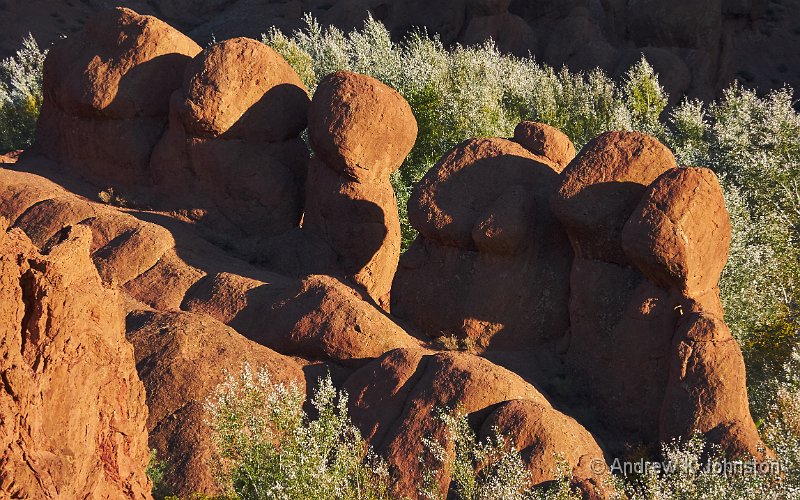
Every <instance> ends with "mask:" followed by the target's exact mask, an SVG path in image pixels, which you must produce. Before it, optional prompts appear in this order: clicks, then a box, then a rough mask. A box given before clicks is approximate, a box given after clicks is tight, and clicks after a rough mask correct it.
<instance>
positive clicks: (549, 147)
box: [514, 122, 575, 172]
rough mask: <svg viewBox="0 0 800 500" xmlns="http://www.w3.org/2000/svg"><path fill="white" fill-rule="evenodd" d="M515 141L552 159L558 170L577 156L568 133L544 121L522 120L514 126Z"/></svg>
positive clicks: (535, 152) (537, 153) (532, 151)
mask: <svg viewBox="0 0 800 500" xmlns="http://www.w3.org/2000/svg"><path fill="white" fill-rule="evenodd" d="M514 141H516V142H518V143H520V144H522V145H523V146H524V147H525V148H526V149H527V150H528V151H530V152H531V153H534V154H536V155H541V156H544V157H545V158H547V159H548V160H550V161H551V162H552V163H553V164H554V165H552V166H553V167H554V168H553V169H554V170H555V171H556V172H561V171H562V170H564V167H566V166H567V164H568V163H569V162H571V161H572V159H573V158H575V145H574V144H572V141H571V140H569V137H567V135H566V134H565V133H564V132H562V131H560V130H558V129H557V128H555V127H551V126H550V125H546V124H544V123H536V122H521V123H520V124H518V125H517V126H516V128H514Z"/></svg>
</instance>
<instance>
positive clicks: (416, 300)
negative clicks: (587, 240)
mask: <svg viewBox="0 0 800 500" xmlns="http://www.w3.org/2000/svg"><path fill="white" fill-rule="evenodd" d="M550 133H551V135H552V136H553V137H557V136H558V134H556V133H555V132H553V131H550ZM559 134H560V132H559ZM531 147H532V148H533V146H531ZM535 149H537V150H543V149H546V148H543V147H536V148H535ZM552 156H557V155H552ZM557 170H558V167H557V164H556V163H555V162H553V161H551V160H550V159H548V158H545V157H544V156H542V155H539V154H536V153H534V152H532V151H530V150H528V149H526V148H524V147H523V146H522V145H520V144H518V143H516V142H513V141H509V140H506V139H472V140H469V141H466V142H464V143H462V144H460V145H458V146H456V147H455V148H453V149H452V150H451V151H450V152H448V153H447V154H446V155H445V156H444V157H443V158H442V159H441V160H440V161H439V163H437V164H436V165H435V166H434V167H433V168H432V169H431V170H429V171H428V173H426V175H425V176H424V177H423V179H422V180H421V181H420V183H419V184H418V185H417V187H416V188H415V189H414V191H413V193H412V196H411V198H410V199H409V204H408V212H409V220H410V221H411V223H412V225H413V226H414V227H415V228H416V229H417V230H418V231H419V232H420V236H419V237H418V238H417V240H416V241H415V242H414V243H413V244H412V246H411V248H410V249H409V250H408V251H407V252H406V253H405V254H404V255H403V256H402V258H401V260H400V266H399V268H398V272H397V275H396V276H395V281H394V284H393V286H392V311H393V312H394V313H395V314H397V315H398V316H400V317H403V318H405V319H408V320H410V321H412V322H413V323H415V324H416V325H418V326H420V327H421V328H422V329H424V330H425V332H427V333H428V335H430V336H432V337H440V336H448V337H449V336H455V337H457V338H462V339H463V338H468V339H470V340H472V341H474V342H475V343H476V344H477V347H478V348H479V349H485V348H492V349H512V350H517V349H534V348H537V347H540V346H541V344H543V343H545V342H548V341H550V340H552V339H554V338H558V337H560V336H561V335H563V333H564V332H565V331H566V329H567V328H568V326H569V323H568V313H567V302H568V300H567V297H568V295H569V289H568V286H567V285H568V279H569V267H570V262H571V259H572V255H571V254H572V252H571V251H570V248H569V243H568V241H567V238H566V235H565V234H564V232H563V230H562V229H561V227H560V226H559V224H558V222H557V221H556V220H555V218H554V217H553V214H552V212H551V210H550V207H549V204H548V200H549V197H550V196H551V194H552V193H553V192H554V191H555V189H556V186H557V183H558V174H557Z"/></svg>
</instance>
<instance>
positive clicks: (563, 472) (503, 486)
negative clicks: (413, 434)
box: [420, 408, 581, 500]
mask: <svg viewBox="0 0 800 500" xmlns="http://www.w3.org/2000/svg"><path fill="white" fill-rule="evenodd" d="M435 418H436V419H437V420H439V422H440V423H441V424H442V425H443V426H444V428H445V430H446V436H445V442H444V443H442V442H439V441H437V440H435V439H432V438H424V439H423V443H424V444H425V450H426V453H425V454H424V455H423V456H422V457H420V462H421V463H422V464H423V467H424V474H423V478H422V484H421V485H420V496H422V497H423V498H428V499H443V498H444V496H443V495H442V492H441V491H440V490H439V477H440V474H441V473H442V471H445V470H446V471H449V472H450V474H451V481H450V487H449V490H448V495H447V498H455V499H458V500H491V499H495V498H503V499H509V500H515V499H516V500H523V499H538V498H542V499H544V498H547V499H558V500H575V499H580V498H581V495H580V492H579V491H578V490H577V489H574V488H573V487H572V486H571V485H570V469H569V466H568V465H567V464H566V462H565V461H564V460H563V458H558V457H555V458H557V464H558V465H557V470H554V471H553V473H554V475H555V477H556V478H557V480H556V481H553V484H549V485H546V486H539V487H534V485H533V484H532V480H531V474H530V472H529V471H528V470H527V469H526V467H525V463H524V462H523V460H522V455H520V453H519V451H518V450H517V449H516V448H515V447H514V444H513V442H511V441H510V440H509V439H508V438H506V437H504V436H503V435H502V434H501V433H500V431H499V430H498V429H494V434H493V435H492V436H489V438H488V439H487V440H485V441H479V440H478V439H477V436H476V435H475V431H473V430H472V428H471V427H470V425H469V422H468V421H467V416H466V414H465V413H464V412H463V411H462V410H459V409H456V410H455V411H448V410H447V409H441V408H440V409H438V410H437V412H436V416H435ZM448 449H450V450H452V453H448V451H447V450H448Z"/></svg>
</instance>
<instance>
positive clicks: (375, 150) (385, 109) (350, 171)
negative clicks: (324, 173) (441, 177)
mask: <svg viewBox="0 0 800 500" xmlns="http://www.w3.org/2000/svg"><path fill="white" fill-rule="evenodd" d="M308 138H309V142H310V143H311V148H312V149H313V150H314V153H315V154H316V155H317V156H318V157H319V158H320V159H321V160H322V161H323V162H325V164H326V165H328V166H329V167H330V168H332V169H333V170H335V171H336V172H339V173H340V174H342V175H345V176H347V177H348V178H350V179H353V180H359V181H364V180H377V179H385V178H387V177H388V176H389V174H390V173H392V172H393V171H395V170H397V168H398V167H399V166H400V165H401V164H402V163H403V160H405V158H406V155H408V153H409V152H410V151H411V148H412V147H413V146H414V141H415V140H416V138H417V121H416V120H415V119H414V115H413V113H412V112H411V106H409V105H408V103H407V102H406V101H405V99H403V97H402V96H401V95H400V94H398V93H397V92H396V91H395V90H394V89H392V88H390V87H388V86H386V85H384V84H383V83H381V82H379V81H378V80H376V79H374V78H371V77H369V76H365V75H359V74H356V73H349V72H346V71H338V72H336V73H333V74H331V75H328V76H327V77H325V78H324V79H323V80H322V81H321V82H320V83H319V86H317V90H316V92H315V93H314V98H313V100H312V103H311V110H310V112H309V116H308Z"/></svg>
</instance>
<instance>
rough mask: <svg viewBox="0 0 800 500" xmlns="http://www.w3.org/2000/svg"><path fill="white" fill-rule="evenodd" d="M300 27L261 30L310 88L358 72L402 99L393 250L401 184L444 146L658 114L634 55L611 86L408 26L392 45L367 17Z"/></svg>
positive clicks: (649, 119)
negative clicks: (406, 116)
mask: <svg viewBox="0 0 800 500" xmlns="http://www.w3.org/2000/svg"><path fill="white" fill-rule="evenodd" d="M305 21H306V28H305V29H303V30H299V31H296V32H295V33H294V34H293V35H292V36H291V37H287V36H285V35H283V34H282V33H280V31H278V30H276V29H274V28H273V29H271V30H269V32H268V33H267V34H266V35H264V36H263V40H264V42H265V43H267V44H269V45H271V46H272V47H273V48H275V49H276V50H277V51H278V52H280V53H281V54H283V55H284V56H285V57H286V59H287V61H289V63H290V64H292V66H293V67H294V68H295V69H296V70H297V72H298V73H299V74H300V75H301V77H302V79H303V81H304V82H306V84H307V85H308V87H309V89H310V90H312V91H313V89H314V88H315V87H316V84H317V82H318V81H319V80H320V78H322V77H324V76H325V75H327V74H329V73H331V72H333V71H336V70H340V69H344V70H349V71H355V72H357V73H363V74H366V75H370V76H372V77H375V78H377V79H378V80H381V81H382V82H384V83H386V84H387V85H389V86H391V87H393V88H394V89H396V90H397V91H398V92H399V93H400V94H401V95H403V97H404V98H405V99H406V100H407V101H408V103H409V104H410V105H411V109H412V110H413V112H414V116H415V117H416V119H417V124H418V126H419V135H418V137H417V142H416V144H415V146H414V148H413V149H412V151H411V153H410V154H409V156H408V158H407V159H406V161H405V162H404V163H403V165H402V167H401V168H400V170H399V171H398V172H396V173H395V174H394V175H393V176H392V184H393V185H394V188H395V194H396V196H397V200H398V209H399V211H400V221H401V228H402V235H403V248H408V245H410V243H411V242H412V241H413V239H414V237H415V236H416V232H415V231H414V229H413V228H412V227H411V226H410V225H409V224H408V218H407V215H406V202H407V200H408V197H409V195H410V192H411V189H412V188H413V186H414V185H415V184H416V183H417V181H419V179H420V178H421V177H422V176H423V175H424V174H425V172H426V171H427V170H428V169H429V168H430V167H431V166H432V165H433V164H435V163H436V162H437V161H438V160H439V158H440V157H441V156H442V155H443V154H444V153H445V152H446V151H447V150H448V149H450V148H452V147H453V146H454V145H456V144H458V143H459V142H461V141H463V140H465V139H468V138H471V137H481V136H496V137H509V136H511V135H512V134H513V131H514V127H515V126H516V125H517V123H519V122H520V121H522V120H527V119H532V120H537V121H541V122H544V123H548V124H550V125H553V126H556V127H558V128H560V129H562V130H563V131H564V132H565V133H567V135H569V136H570V137H571V138H572V140H573V141H574V142H575V143H576V145H577V146H578V147H580V146H582V145H583V144H585V143H586V142H587V141H589V140H590V139H592V138H593V137H595V136H596V135H598V134H599V133H601V132H604V131H606V130H612V129H631V128H635V129H640V130H646V131H650V132H652V133H661V131H662V129H663V126H660V125H659V123H658V116H659V115H660V113H661V112H662V111H663V109H664V106H665V105H666V95H665V94H664V91H663V89H662V88H661V87H660V85H659V84H658V81H657V79H656V77H655V74H654V73H653V70H652V68H651V67H650V66H649V65H648V64H647V62H646V61H645V60H644V59H642V60H641V61H640V62H639V63H637V64H636V65H635V66H634V67H633V68H631V70H630V71H629V72H628V73H627V74H626V77H625V81H624V84H623V85H622V86H617V85H615V84H614V82H613V81H612V80H611V79H610V78H608V77H607V76H606V75H605V74H604V73H603V72H602V71H599V70H598V71H593V72H591V73H589V74H583V73H570V72H569V71H568V70H566V69H562V70H560V71H555V70H553V69H552V68H549V67H547V66H542V65H540V64H538V63H536V62H535V61H534V60H533V59H532V58H517V57H513V56H509V55H505V54H502V53H500V51H498V50H497V48H496V47H495V45H494V44H493V43H492V42H487V43H485V44H483V45H479V46H476V47H463V46H460V45H456V46H455V47H453V48H452V49H447V48H445V47H444V45H443V44H442V42H441V41H440V40H439V38H438V37H437V36H429V35H428V34H427V33H426V32H424V31H422V32H414V33H412V34H410V35H409V36H407V37H406V38H405V39H403V40H402V41H401V42H400V43H395V42H393V41H392V39H391V36H390V33H389V31H388V30H387V29H386V27H385V26H384V25H383V24H381V23H380V22H378V21H375V20H374V19H372V18H371V17H370V18H368V19H367V20H366V22H365V23H364V27H363V28H362V29H361V30H354V31H351V32H350V33H343V32H342V31H341V30H339V29H337V28H334V27H329V28H323V27H322V26H320V24H319V23H318V22H317V21H316V20H315V19H314V18H313V17H311V16H306V18H305Z"/></svg>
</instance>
